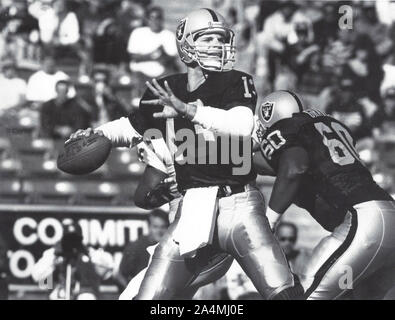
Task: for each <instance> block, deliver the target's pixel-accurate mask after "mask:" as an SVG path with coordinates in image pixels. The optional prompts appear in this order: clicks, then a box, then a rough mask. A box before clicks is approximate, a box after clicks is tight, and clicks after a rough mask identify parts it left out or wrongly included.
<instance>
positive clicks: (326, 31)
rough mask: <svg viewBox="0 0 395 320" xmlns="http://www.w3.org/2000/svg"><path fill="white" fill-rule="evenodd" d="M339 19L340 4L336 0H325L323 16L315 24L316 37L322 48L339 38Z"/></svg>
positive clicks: (322, 10)
mask: <svg viewBox="0 0 395 320" xmlns="http://www.w3.org/2000/svg"><path fill="white" fill-rule="evenodd" d="M338 20H339V17H338V5H337V4H336V3H334V2H326V1H325V2H323V4H322V9H321V17H320V18H319V19H318V20H317V21H316V22H315V23H314V24H313V32H314V39H315V41H316V42H317V44H318V45H319V46H320V47H321V48H324V47H326V46H327V45H328V44H329V43H331V42H333V41H335V40H336V39H337V32H338V30H339V24H338V23H339V21H338Z"/></svg>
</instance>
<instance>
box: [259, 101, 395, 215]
mask: <svg viewBox="0 0 395 320" xmlns="http://www.w3.org/2000/svg"><path fill="white" fill-rule="evenodd" d="M260 144H261V150H262V153H263V155H264V157H265V158H266V159H267V161H268V162H269V164H270V165H271V166H272V168H273V169H274V170H275V171H277V169H278V165H279V160H280V157H281V154H282V152H283V151H284V150H286V149H287V148H290V147H294V146H299V147H302V148H303V149H305V150H306V151H307V154H308V157H309V170H308V172H307V175H306V177H305V179H304V183H305V184H306V183H307V184H311V187H310V188H309V189H310V190H311V189H313V190H315V193H316V196H319V197H321V198H323V199H325V200H326V201H327V202H328V203H330V204H331V205H333V206H334V207H335V208H350V207H352V206H353V205H354V204H357V203H361V202H365V201H370V200H392V198H391V197H390V196H389V195H388V194H387V192H385V191H384V190H382V189H381V188H380V187H379V186H378V185H377V184H376V183H375V182H374V180H373V178H372V175H371V174H370V172H369V170H368V169H367V168H366V167H365V166H364V164H363V163H362V162H361V160H360V159H359V156H358V154H357V152H356V151H355V148H354V146H355V144H354V140H353V138H352V136H351V133H350V131H349V129H348V128H347V127H345V126H344V125H343V124H342V123H341V122H339V121H338V120H336V119H334V118H332V117H330V116H328V115H326V114H323V113H321V112H320V111H317V110H314V109H309V110H305V111H303V112H301V113H295V114H293V116H292V118H286V119H283V120H280V121H278V122H276V123H275V124H274V125H273V126H271V127H270V128H269V129H268V130H267V131H266V132H264V134H263V135H261V137H260ZM301 192H302V193H303V190H301ZM310 193H311V192H310ZM298 197H300V195H299V196H298ZM299 200H301V199H299Z"/></svg>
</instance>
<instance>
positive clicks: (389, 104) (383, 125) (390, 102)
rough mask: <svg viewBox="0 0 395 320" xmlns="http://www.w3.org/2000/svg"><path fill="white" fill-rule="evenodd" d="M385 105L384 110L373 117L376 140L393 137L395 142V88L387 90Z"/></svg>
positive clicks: (384, 98) (384, 97)
mask: <svg viewBox="0 0 395 320" xmlns="http://www.w3.org/2000/svg"><path fill="white" fill-rule="evenodd" d="M383 105H384V108H383V109H382V110H378V111H377V112H376V113H375V114H374V115H373V117H372V125H373V127H374V131H373V133H374V136H375V137H376V138H377V137H380V138H382V137H383V136H391V139H392V141H395V139H394V137H395V86H393V87H389V88H388V89H386V90H385V92H384V94H383Z"/></svg>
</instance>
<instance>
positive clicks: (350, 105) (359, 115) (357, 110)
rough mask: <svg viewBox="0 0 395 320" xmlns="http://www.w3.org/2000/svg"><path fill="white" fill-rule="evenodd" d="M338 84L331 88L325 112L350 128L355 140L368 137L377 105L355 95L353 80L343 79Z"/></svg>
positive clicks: (356, 89)
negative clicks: (371, 119)
mask: <svg viewBox="0 0 395 320" xmlns="http://www.w3.org/2000/svg"><path fill="white" fill-rule="evenodd" d="M338 82H339V85H335V86H334V87H333V88H332V92H331V95H330V98H329V102H328V106H327V109H326V112H327V113H329V114H331V115H332V116H333V117H335V118H336V119H338V120H340V121H342V122H343V123H344V124H345V125H346V126H347V127H348V128H350V130H351V132H352V133H353V135H354V138H355V139H356V140H360V139H362V138H366V137H370V136H371V134H372V125H371V121H370V118H371V117H372V116H373V114H374V113H375V112H376V111H377V110H378V107H377V105H376V104H375V103H374V102H372V101H371V100H369V98H367V97H366V96H361V95H357V94H356V92H358V88H356V83H355V82H354V79H352V78H343V79H339V80H338Z"/></svg>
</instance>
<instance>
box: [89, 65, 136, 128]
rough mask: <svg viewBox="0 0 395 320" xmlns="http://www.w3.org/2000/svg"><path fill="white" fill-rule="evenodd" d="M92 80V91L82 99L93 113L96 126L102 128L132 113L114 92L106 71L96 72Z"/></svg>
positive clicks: (97, 70)
mask: <svg viewBox="0 0 395 320" xmlns="http://www.w3.org/2000/svg"><path fill="white" fill-rule="evenodd" d="M92 79H93V86H92V88H91V90H89V91H88V92H87V93H86V94H85V95H83V97H82V98H83V100H84V101H85V102H86V104H87V108H88V109H90V110H91V112H92V115H93V121H94V122H95V123H94V126H100V125H101V124H103V123H106V122H108V121H112V120H115V119H118V118H119V117H121V116H124V115H125V114H128V113H129V112H130V107H129V105H128V104H127V103H126V102H124V101H123V100H122V99H121V98H118V97H117V96H116V95H115V93H114V92H113V89H112V88H111V86H110V74H109V72H108V71H107V70H106V69H101V68H100V69H96V70H94V71H93V75H92ZM81 128H85V127H81Z"/></svg>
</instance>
